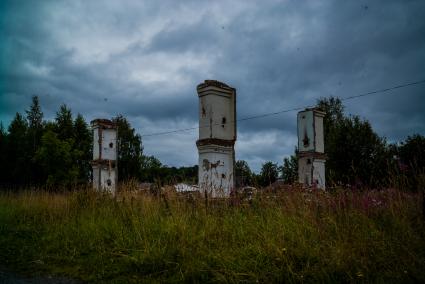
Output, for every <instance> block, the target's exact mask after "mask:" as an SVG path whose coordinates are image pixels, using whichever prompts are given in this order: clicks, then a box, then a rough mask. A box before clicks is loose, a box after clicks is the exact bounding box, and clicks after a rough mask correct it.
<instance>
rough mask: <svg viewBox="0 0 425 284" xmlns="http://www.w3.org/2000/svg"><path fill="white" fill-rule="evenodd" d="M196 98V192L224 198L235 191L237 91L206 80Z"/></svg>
mask: <svg viewBox="0 0 425 284" xmlns="http://www.w3.org/2000/svg"><path fill="white" fill-rule="evenodd" d="M197 91H198V96H199V140H198V141H196V146H197V147H198V153H199V172H198V178H199V188H200V190H201V191H202V192H206V193H207V194H208V195H209V196H212V197H226V196H229V195H230V192H231V191H232V190H233V188H234V163H235V148H234V146H235V142H236V89H235V88H232V87H230V86H228V85H226V84H224V83H222V82H219V81H215V80H205V81H204V83H201V84H199V85H198V87H197Z"/></svg>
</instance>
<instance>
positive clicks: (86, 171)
mask: <svg viewBox="0 0 425 284" xmlns="http://www.w3.org/2000/svg"><path fill="white" fill-rule="evenodd" d="M73 128H74V130H73V132H74V137H75V141H74V153H75V156H74V160H75V162H76V164H77V167H78V180H79V182H80V183H87V182H88V181H89V180H90V175H91V165H90V161H91V160H92V158H93V150H92V148H93V142H92V140H93V138H92V133H91V131H90V129H89V127H88V125H87V123H86V121H85V120H84V117H83V116H82V115H81V114H78V115H77V117H76V118H75V121H74V126H73Z"/></svg>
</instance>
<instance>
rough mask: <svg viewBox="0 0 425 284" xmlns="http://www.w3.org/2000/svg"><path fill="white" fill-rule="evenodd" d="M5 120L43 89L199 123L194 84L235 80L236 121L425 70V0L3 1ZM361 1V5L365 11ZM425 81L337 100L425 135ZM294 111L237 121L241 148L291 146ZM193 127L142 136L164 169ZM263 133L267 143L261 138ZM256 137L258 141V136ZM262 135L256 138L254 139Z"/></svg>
mask: <svg viewBox="0 0 425 284" xmlns="http://www.w3.org/2000/svg"><path fill="white" fill-rule="evenodd" d="M0 5H2V7H0V10H1V11H2V12H0V13H2V14H1V17H0V40H1V42H4V44H3V45H2V47H1V53H0V60H1V61H0V103H1V105H0V110H1V111H0V120H2V121H4V122H6V123H7V122H8V121H10V119H11V118H12V116H13V114H14V113H15V112H16V111H23V109H24V108H26V107H27V106H28V105H29V103H30V96H31V95H33V94H38V95H40V98H41V102H42V106H43V110H44V112H45V114H46V117H47V118H53V117H54V113H55V111H56V110H57V108H58V106H59V105H60V104H61V103H66V104H68V105H69V106H70V107H71V108H72V109H73V111H74V112H75V113H77V112H80V113H82V114H84V115H85V117H86V118H88V119H92V118H95V117H98V116H106V117H110V116H113V115H116V114H118V113H121V114H123V115H125V116H127V117H128V118H129V119H130V121H131V123H132V124H133V125H134V126H135V127H136V128H137V130H138V131H139V132H141V134H146V133H152V132H161V131H167V130H172V129H176V128H187V127H192V126H193V125H197V114H198V110H197V107H198V106H197V104H198V102H197V96H196V85H197V84H198V83H200V82H202V81H203V80H204V79H218V80H221V81H224V82H226V83H228V84H229V85H231V86H233V87H235V88H237V92H238V106H237V110H238V117H239V118H243V117H247V116H251V115H256V114H262V113H267V112H275V111H281V110H285V109H290V108H294V107H300V106H308V105H311V104H314V103H315V102H316V100H317V99H318V98H320V97H326V96H329V95H334V96H340V97H346V96H351V95H357V94H361V93H365V92H368V91H373V90H377V89H381V88H386V87H390V86H393V85H397V84H400V83H404V82H410V81H415V80H420V79H424V78H425V69H424V68H423V63H424V62H425V53H424V52H423V50H425V37H424V36H423V35H424V34H425V22H424V21H423V20H422V16H423V15H424V14H425V4H424V3H423V1H419V0H418V1H404V2H400V1H374V2H370V3H369V2H365V3H360V2H357V1H350V2H347V1H309V2H299V1H288V2H284V1H261V2H260V1H258V2H250V3H247V2H246V1H232V2H227V1H219V2H214V3H208V2H204V3H201V2H199V1H184V2H180V1H179V2H177V1H165V2H162V1H161V3H158V2H156V1H143V2H131V1H128V2H120V3H118V2H116V1H105V2H102V3H100V2H93V1H90V2H87V1H73V2H62V1H59V2H56V1H54V2H53V1H52V2H50V1H46V2H42V3H41V4H40V3H38V2H37V5H36V4H34V3H32V2H27V1H10V2H3V3H2V4H0ZM366 6H367V7H366ZM423 92H424V85H418V86H412V87H408V88H404V89H399V90H395V91H392V92H391V93H386V94H382V95H377V96H373V97H365V98H362V99H358V100H352V101H347V102H345V104H346V106H347V107H346V112H347V113H352V114H358V115H360V116H361V117H363V118H365V119H368V120H370V122H371V124H372V126H373V127H374V129H376V131H377V132H378V133H379V134H380V135H384V136H386V137H387V138H388V140H390V141H398V140H400V139H404V138H405V137H406V136H407V135H409V134H412V133H414V132H418V133H422V134H424V133H425V123H424V122H425V115H424V112H423V110H422V105H424V103H425V97H424V96H423ZM295 130H296V112H289V113H283V114H279V115H276V116H271V117H266V118H261V119H257V120H250V121H246V122H240V123H238V135H239V141H238V144H237V151H238V152H237V158H238V159H246V160H247V161H248V162H250V164H252V167H253V168H255V169H256V170H258V169H259V167H260V166H261V163H262V162H264V161H265V160H273V161H275V162H281V160H282V157H283V156H287V155H290V154H292V153H293V149H294V146H295V143H296V136H295V135H296V131H295ZM196 138H197V132H196V131H194V132H189V133H183V134H182V136H179V135H166V136H158V137H150V138H147V137H146V138H144V144H145V151H146V152H147V153H149V154H153V155H156V156H158V157H159V158H160V159H161V161H163V162H164V163H166V164H169V165H176V166H178V165H180V164H184V165H190V164H194V163H196V161H197V155H196V147H195V146H194V141H195V140H196ZM267 139H268V140H267ZM259 143H260V144H259ZM258 145H263V147H259V146H258Z"/></svg>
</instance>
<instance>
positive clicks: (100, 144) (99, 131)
mask: <svg viewBox="0 0 425 284" xmlns="http://www.w3.org/2000/svg"><path fill="white" fill-rule="evenodd" d="M91 125H92V130H93V161H92V169H93V188H95V189H97V190H105V191H109V192H111V193H115V190H116V185H117V181H118V168H117V148H118V147H117V146H118V145H117V140H118V133H117V127H116V125H115V124H114V123H113V122H112V121H110V120H107V119H95V120H93V121H92V122H91Z"/></svg>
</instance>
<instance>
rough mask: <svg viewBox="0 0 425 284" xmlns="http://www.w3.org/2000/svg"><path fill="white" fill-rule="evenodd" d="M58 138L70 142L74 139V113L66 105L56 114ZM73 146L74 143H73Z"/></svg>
mask: <svg viewBox="0 0 425 284" xmlns="http://www.w3.org/2000/svg"><path fill="white" fill-rule="evenodd" d="M55 132H56V133H57V135H58V138H59V139H61V140H69V139H73V138H74V123H73V120H72V112H71V109H69V108H68V107H67V106H66V104H62V105H61V106H60V108H59V111H58V112H56V131H55ZM71 144H72V143H71Z"/></svg>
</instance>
